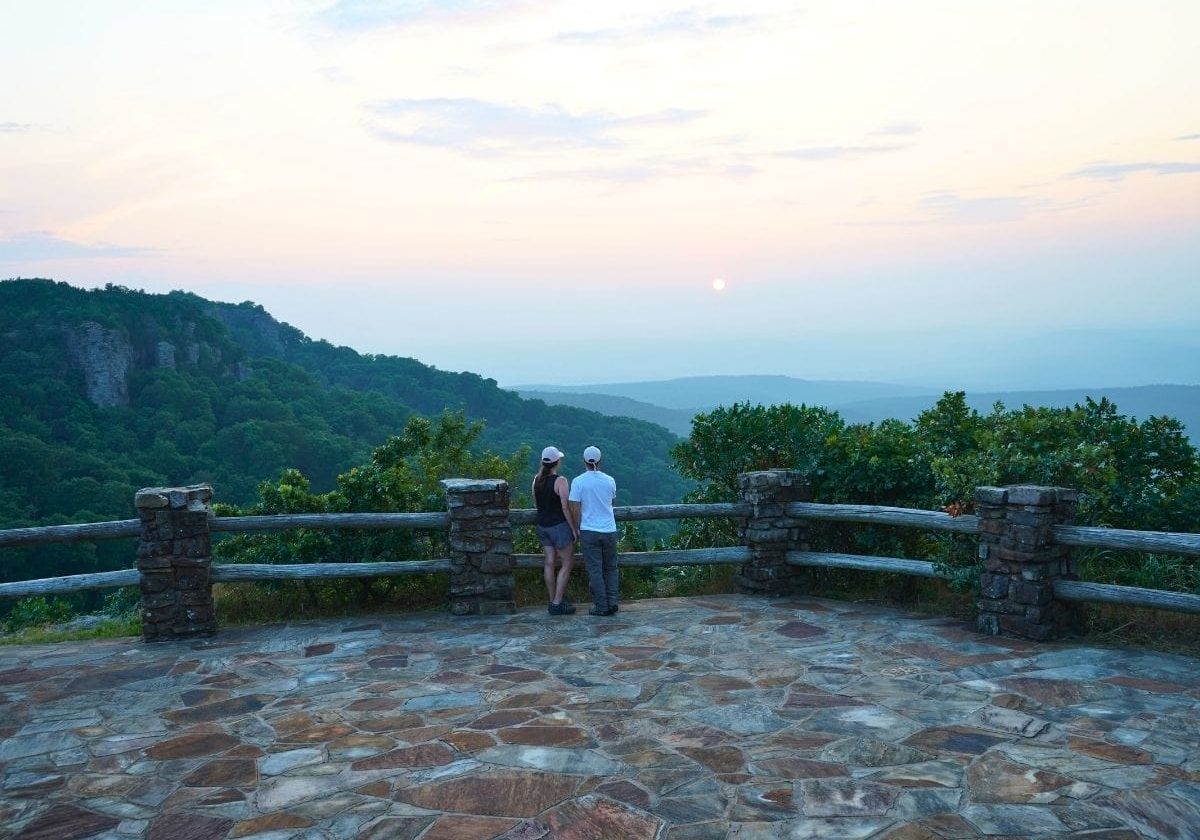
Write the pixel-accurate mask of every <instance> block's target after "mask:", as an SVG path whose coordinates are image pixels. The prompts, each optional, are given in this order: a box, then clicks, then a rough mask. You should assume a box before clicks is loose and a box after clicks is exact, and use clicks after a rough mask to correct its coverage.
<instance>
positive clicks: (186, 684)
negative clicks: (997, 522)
mask: <svg viewBox="0 0 1200 840" xmlns="http://www.w3.org/2000/svg"><path fill="white" fill-rule="evenodd" d="M0 737H2V738H3V741H2V742H0V837H3V838H16V840H83V839H84V838H105V840H131V838H148V840H219V839H220V838H242V837H245V838H256V840H488V838H504V840H543V838H553V839H554V840H606V838H611V839H612V840H627V839H628V840H639V838H645V840H726V838H737V840H800V838H863V840H868V838H870V839H871V840H876V838H878V839H879V840H882V839H883V838H886V840H934V838H947V840H949V839H950V838H954V839H955V840H957V839H958V838H975V837H988V838H1014V837H1033V838H1059V837H1079V838H1090V839H1091V840H1136V838H1155V840H1189V838H1200V662H1197V661H1196V660H1193V659H1188V658H1185V657H1180V656H1170V655H1166V654H1159V653H1147V652H1142V651H1132V650H1112V649H1101V648H1091V647H1080V646H1067V645H1052V644H1033V643H1028V642H1020V641H1013V640H1004V639H997V638H989V637H982V636H979V635H977V634H976V633H974V632H973V631H972V630H971V629H969V628H968V627H966V626H965V625H962V624H960V623H956V622H954V621H950V620H946V619H938V618H929V617H920V616H912V615H909V614H906V613H903V612H899V611H896V610H892V609H887V608H877V607H872V606H862V605H858V604H848V603H843V602H837V601H824V600H817V599H810V598H796V599H787V600H766V599H760V598H752V597H745V596H736V595H729V596H718V597H706V598H695V599H665V600H654V601H640V602H636V603H630V604H627V605H625V606H623V607H622V609H621V612H620V613H619V614H618V615H616V616H613V617H611V618H604V619H598V618H593V617H590V616H587V615H578V616H572V617H550V616H548V615H547V614H546V613H545V611H544V610H525V611H522V612H520V613H519V614H517V615H513V616H486V617H469V618H468V617H462V618H455V617H452V616H449V615H442V614H426V615H416V616H412V615H409V616H387V617H379V618H373V619H369V620H364V619H361V618H356V619H351V620H330V621H316V622H309V623H303V624H290V625H277V626H258V627H250V628H237V629H229V630H224V631H222V632H221V633H220V634H219V635H218V636H217V637H216V638H214V639H212V640H206V641H198V642H194V643H184V642H168V643H163V644H157V645H144V644H142V643H141V642H139V641H135V640H129V639H123V640H100V641H91V642H85V643H67V644H57V645H40V646H27V647H16V648H0Z"/></svg>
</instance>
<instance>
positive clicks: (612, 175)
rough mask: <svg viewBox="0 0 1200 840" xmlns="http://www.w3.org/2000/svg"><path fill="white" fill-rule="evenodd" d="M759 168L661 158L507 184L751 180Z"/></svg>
mask: <svg viewBox="0 0 1200 840" xmlns="http://www.w3.org/2000/svg"><path fill="white" fill-rule="evenodd" d="M757 172H758V168H757V167H755V166H753V165H751V164H749V163H745V162H740V161H729V160H712V159H709V158H705V157H696V158H679V157H661V158H653V159H644V160H639V161H634V162H631V163H628V164H619V165H612V166H603V165H601V166H587V167H579V168H573V169H548V170H541V171H537V172H530V173H526V174H524V175H517V176H514V177H512V178H507V179H505V180H508V181H563V180H568V181H602V182H607V183H610V184H616V185H629V184H641V183H645V182H647V181H654V180H658V179H661V178H672V177H681V176H688V175H707V176H716V177H723V178H748V177H750V176H752V175H754V174H756V173H757Z"/></svg>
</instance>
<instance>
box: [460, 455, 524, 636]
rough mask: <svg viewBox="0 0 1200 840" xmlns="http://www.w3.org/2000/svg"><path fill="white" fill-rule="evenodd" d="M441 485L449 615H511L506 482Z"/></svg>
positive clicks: (464, 481) (513, 563) (469, 480)
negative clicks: (446, 528)
mask: <svg viewBox="0 0 1200 840" xmlns="http://www.w3.org/2000/svg"><path fill="white" fill-rule="evenodd" d="M441 484H442V487H443V488H445V491H446V507H447V509H448V510H449V511H450V533H449V538H448V544H449V547H450V612H452V613H453V614H454V615H498V614H501V613H515V612H516V611H517V605H516V602H515V601H514V600H513V568H515V566H516V558H515V557H514V556H513V541H512V524H511V523H510V521H509V516H508V514H509V493H508V482H507V481H504V480H502V479H492V478H488V479H473V478H448V479H446V480H444V481H443V482H442V483H441Z"/></svg>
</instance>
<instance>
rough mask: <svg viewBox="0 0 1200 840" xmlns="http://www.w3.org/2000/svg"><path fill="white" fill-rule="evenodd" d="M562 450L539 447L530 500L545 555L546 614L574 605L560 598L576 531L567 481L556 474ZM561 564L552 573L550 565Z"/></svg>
mask: <svg viewBox="0 0 1200 840" xmlns="http://www.w3.org/2000/svg"><path fill="white" fill-rule="evenodd" d="M562 459H563V454H562V452H560V451H558V449H557V448H556V447H553V446H547V447H546V448H545V449H543V450H542V468H541V469H540V470H538V474H537V475H536V476H534V479H533V500H534V503H535V504H537V527H536V530H537V535H538V540H540V541H541V543H542V551H544V552H545V555H546V563H545V567H544V569H543V574H544V576H545V578H546V594H547V595H549V597H550V606H549V607H547V611H548V612H549V613H550V615H571V614H572V613H573V612H575V607H574V605H572V604H571V602H570V601H567V600H565V599H564V598H563V593H564V592H565V591H566V588H567V578H568V577H570V575H571V563H572V562H574V559H575V557H574V555H575V540H577V539H579V534H577V533H576V532H575V528H574V526H573V525H572V524H571V518H570V515H569V509H568V507H567V497H568V496H569V495H570V485H569V483H568V482H567V479H566V478H565V477H564V476H561V475H559V474H558V467H559V465H560V464H562ZM556 565H557V566H561V568H560V569H559V570H558V573H557V574H555V571H554V567H555V566H556Z"/></svg>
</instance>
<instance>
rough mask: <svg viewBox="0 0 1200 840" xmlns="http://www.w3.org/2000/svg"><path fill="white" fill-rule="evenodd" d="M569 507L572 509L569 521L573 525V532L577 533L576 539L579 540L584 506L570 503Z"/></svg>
mask: <svg viewBox="0 0 1200 840" xmlns="http://www.w3.org/2000/svg"><path fill="white" fill-rule="evenodd" d="M568 507H570V509H571V515H570V516H568V517H567V521H568V522H570V523H571V530H572V531H574V532H575V537H576V539H578V538H579V526H580V524H582V523H583V515H582V513H581V511H582V505H580V504H579V502H568Z"/></svg>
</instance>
